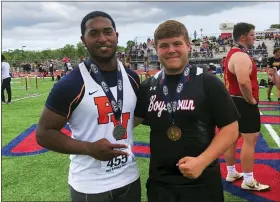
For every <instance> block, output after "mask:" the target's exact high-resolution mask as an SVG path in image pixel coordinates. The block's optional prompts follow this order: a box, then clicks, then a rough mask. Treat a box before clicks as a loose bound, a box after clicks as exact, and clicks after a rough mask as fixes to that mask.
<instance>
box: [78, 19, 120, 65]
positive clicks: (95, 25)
mask: <svg viewBox="0 0 280 202" xmlns="http://www.w3.org/2000/svg"><path fill="white" fill-rule="evenodd" d="M81 40H82V42H83V44H84V45H85V46H86V47H87V49H88V52H89V53H90V56H91V57H92V58H93V59H94V60H96V61H99V62H109V61H110V60H111V59H112V58H113V57H114V56H115V55H116V50H117V44H118V33H117V32H116V31H115V29H114V28H113V26H112V22H111V21H110V20H109V19H108V18H105V17H95V18H92V19H90V20H88V21H87V22H86V30H85V33H84V36H82V37H81Z"/></svg>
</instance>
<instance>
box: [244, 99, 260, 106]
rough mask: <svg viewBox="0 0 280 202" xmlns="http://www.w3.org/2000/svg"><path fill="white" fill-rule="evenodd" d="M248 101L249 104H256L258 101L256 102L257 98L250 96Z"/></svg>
mask: <svg viewBox="0 0 280 202" xmlns="http://www.w3.org/2000/svg"><path fill="white" fill-rule="evenodd" d="M247 102H248V101H247ZM248 103H249V104H251V105H256V104H258V102H257V100H256V99H255V98H252V100H250V101H249V102H248Z"/></svg>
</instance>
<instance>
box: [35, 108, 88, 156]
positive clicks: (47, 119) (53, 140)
mask: <svg viewBox="0 0 280 202" xmlns="http://www.w3.org/2000/svg"><path fill="white" fill-rule="evenodd" d="M67 121H68V119H67V118H66V117H63V116H61V115H58V114H56V113H54V112H52V111H51V110H49V109H48V108H46V107H45V108H44V110H43V112H42V115H41V118H40V120H39V123H38V128H37V132H36V140H37V142H38V144H39V145H41V146H42V147H45V148H47V149H50V150H53V151H56V152H60V153H63V154H85V155H87V154H90V149H89V147H90V143H89V142H82V141H79V140H75V139H72V138H71V137H68V136H66V135H64V134H63V133H62V132H60V130H61V129H62V128H63V127H64V126H65V124H66V123H67Z"/></svg>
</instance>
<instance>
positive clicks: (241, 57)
mask: <svg viewBox="0 0 280 202" xmlns="http://www.w3.org/2000/svg"><path fill="white" fill-rule="evenodd" d="M230 60H231V61H230V63H232V65H233V71H234V74H235V75H236V78H237V81H238V83H239V87H240V91H241V93H242V95H243V97H244V99H245V100H246V101H247V102H248V103H250V104H256V103H257V101H256V100H255V98H254V97H253V94H252V85H251V80H250V74H251V72H252V62H251V60H250V58H249V57H248V55H247V54H246V53H235V54H234V55H233V56H232V58H231V59H230Z"/></svg>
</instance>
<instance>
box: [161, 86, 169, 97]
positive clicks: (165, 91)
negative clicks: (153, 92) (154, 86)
mask: <svg viewBox="0 0 280 202" xmlns="http://www.w3.org/2000/svg"><path fill="white" fill-rule="evenodd" d="M162 90H163V94H164V95H165V96H166V95H167V94H168V88H167V86H163V88H162Z"/></svg>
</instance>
